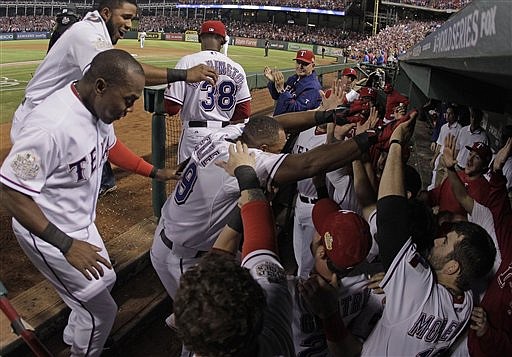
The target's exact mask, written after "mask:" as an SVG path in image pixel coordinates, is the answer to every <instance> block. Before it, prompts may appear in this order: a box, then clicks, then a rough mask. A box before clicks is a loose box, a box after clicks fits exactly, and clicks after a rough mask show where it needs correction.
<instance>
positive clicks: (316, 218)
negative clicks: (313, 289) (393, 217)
mask: <svg viewBox="0 0 512 357" xmlns="http://www.w3.org/2000/svg"><path fill="white" fill-rule="evenodd" d="M312 218H313V224H314V225H315V228H316V230H317V232H318V233H319V234H320V236H321V237H322V241H321V242H322V245H323V246H324V247H325V252H326V254H327V256H328V257H329V259H330V260H331V262H332V263H333V264H334V265H335V267H336V268H338V269H340V270H343V269H347V268H351V267H353V266H355V265H357V264H359V263H361V262H362V261H363V260H364V259H365V258H366V257H367V256H368V253H369V252H370V248H371V246H372V237H371V233H370V227H369V225H368V223H367V222H366V221H365V220H364V219H363V217H361V216H360V215H358V214H357V213H355V212H353V211H347V210H340V209H339V207H338V205H337V204H336V202H334V201H333V200H331V199H328V198H324V199H321V200H320V201H318V202H317V203H316V204H315V206H314V207H313V212H312Z"/></svg>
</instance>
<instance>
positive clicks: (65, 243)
mask: <svg viewBox="0 0 512 357" xmlns="http://www.w3.org/2000/svg"><path fill="white" fill-rule="evenodd" d="M39 238H41V239H42V240H44V241H45V242H48V243H50V244H51V245H53V246H55V247H57V248H59V250H60V251H61V252H62V254H66V253H67V252H68V250H69V248H71V244H73V238H71V237H70V236H68V235H67V234H66V233H64V232H63V231H61V230H60V229H58V228H57V227H56V226H55V225H54V224H53V223H52V222H49V223H48V225H47V226H46V228H45V229H44V231H43V233H41V235H40V236H39Z"/></svg>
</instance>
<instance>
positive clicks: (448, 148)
mask: <svg viewBox="0 0 512 357" xmlns="http://www.w3.org/2000/svg"><path fill="white" fill-rule="evenodd" d="M456 143H457V139H455V136H453V135H452V134H448V135H446V138H444V149H443V156H442V157H441V159H442V160H443V162H444V165H445V166H446V167H447V168H452V167H455V165H457V158H456V157H455V145H456Z"/></svg>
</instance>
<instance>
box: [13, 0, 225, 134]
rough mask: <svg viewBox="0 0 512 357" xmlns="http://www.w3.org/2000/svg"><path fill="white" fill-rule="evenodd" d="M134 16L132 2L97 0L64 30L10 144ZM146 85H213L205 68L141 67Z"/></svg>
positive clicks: (19, 114)
mask: <svg viewBox="0 0 512 357" xmlns="http://www.w3.org/2000/svg"><path fill="white" fill-rule="evenodd" d="M136 13H137V5H136V0H101V1H99V2H98V7H97V10H96V11H93V12H89V13H87V14H86V15H85V17H84V19H83V20H82V21H79V22H77V23H76V24H74V25H73V26H72V27H71V28H70V29H69V30H67V31H66V32H65V33H64V34H63V35H62V36H61V37H60V38H59V41H57V42H56V43H55V45H54V46H53V47H52V49H51V50H50V51H49V52H48V54H47V55H46V57H45V58H44V60H43V62H41V64H40V65H39V66H38V68H37V69H36V72H35V73H34V77H33V78H32V79H31V80H30V82H29V83H28V85H27V88H26V89H25V98H24V99H23V101H22V103H21V105H20V106H19V107H18V109H17V110H16V112H15V113H14V117H13V120H12V128H11V141H12V142H13V143H14V142H16V139H17V136H18V133H19V131H20V130H21V128H22V127H23V121H24V118H25V116H26V115H27V114H28V113H29V112H30V111H31V110H32V109H34V108H35V107H36V106H37V105H38V104H39V103H41V102H42V101H43V100H44V99H45V98H46V97H48V96H49V95H50V94H51V93H53V92H54V91H56V90H58V89H60V88H63V87H64V86H67V85H68V83H69V82H71V81H73V80H78V79H80V78H81V76H82V74H83V73H84V72H85V70H86V69H87V68H88V66H89V64H90V63H91V60H92V59H93V58H94V56H96V55H97V54H98V53H99V52H102V51H105V50H108V49H110V48H112V46H113V45H115V44H116V43H117V41H118V40H119V39H121V38H123V37H124V34H125V33H126V32H127V31H129V30H130V28H131V26H132V19H133V17H134V16H135V15H136ZM142 67H143V68H144V73H145V75H146V85H157V84H164V83H169V82H174V81H177V80H187V81H190V82H197V81H203V80H206V81H211V83H212V84H213V83H215V79H216V78H217V75H216V73H215V71H214V70H213V69H211V68H209V67H207V66H205V65H198V66H196V67H194V68H190V69H188V70H176V69H166V68H158V67H153V66H151V65H147V64H142Z"/></svg>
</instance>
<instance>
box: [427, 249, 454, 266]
mask: <svg viewBox="0 0 512 357" xmlns="http://www.w3.org/2000/svg"><path fill="white" fill-rule="evenodd" d="M432 250H433V248H432V249H431V250H430V253H429V255H428V262H429V264H430V266H431V267H432V269H434V270H435V271H438V270H441V269H443V267H444V265H445V264H446V263H447V262H449V261H450V260H451V259H452V257H451V254H449V255H447V256H444V257H440V256H438V255H434V254H433V253H432Z"/></svg>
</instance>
